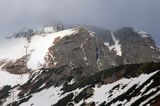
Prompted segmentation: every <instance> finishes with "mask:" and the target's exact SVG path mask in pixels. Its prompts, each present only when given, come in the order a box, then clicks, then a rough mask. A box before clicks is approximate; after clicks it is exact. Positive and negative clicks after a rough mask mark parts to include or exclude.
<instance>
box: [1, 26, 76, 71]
mask: <svg viewBox="0 0 160 106" xmlns="http://www.w3.org/2000/svg"><path fill="white" fill-rule="evenodd" d="M74 32H75V30H74V29H68V30H64V31H60V32H56V33H50V34H42V35H34V36H33V37H32V38H31V42H30V43H29V42H28V41H27V39H25V38H12V39H6V40H3V41H1V42H0V50H1V51H0V60H2V59H8V60H12V61H15V60H17V59H19V58H21V57H23V56H25V55H26V49H25V46H28V48H27V51H28V54H29V55H30V56H29V57H28V58H29V60H28V62H27V67H28V68H30V69H32V70H35V69H37V68H39V66H40V65H42V64H43V63H44V57H45V55H46V53H47V52H48V48H49V47H51V46H52V45H54V44H53V42H54V40H55V38H57V37H59V38H62V37H64V36H67V35H71V34H72V33H74Z"/></svg>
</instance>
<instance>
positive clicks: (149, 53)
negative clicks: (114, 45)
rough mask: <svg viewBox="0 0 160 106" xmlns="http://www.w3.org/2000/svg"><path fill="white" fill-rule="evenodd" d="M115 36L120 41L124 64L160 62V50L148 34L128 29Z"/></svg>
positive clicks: (123, 29) (117, 32) (115, 33)
mask: <svg viewBox="0 0 160 106" xmlns="http://www.w3.org/2000/svg"><path fill="white" fill-rule="evenodd" d="M114 35H115V37H116V38H117V39H119V41H120V42H119V43H120V44H121V49H122V59H123V63H124V64H132V63H144V62H151V61H160V55H159V54H160V49H159V48H158V47H157V46H156V44H155V42H154V40H153V39H152V38H151V36H150V35H149V34H147V33H146V32H142V31H138V30H134V29H132V28H127V27H126V28H122V29H120V30H118V31H115V32H114Z"/></svg>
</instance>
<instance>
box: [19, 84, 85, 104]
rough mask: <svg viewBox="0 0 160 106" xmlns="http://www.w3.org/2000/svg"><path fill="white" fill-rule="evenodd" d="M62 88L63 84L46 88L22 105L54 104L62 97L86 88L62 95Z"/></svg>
mask: <svg viewBox="0 0 160 106" xmlns="http://www.w3.org/2000/svg"><path fill="white" fill-rule="evenodd" d="M61 88H62V86H60V87H51V88H49V89H45V90H43V91H41V92H39V93H35V94H33V95H32V96H33V97H32V98H31V99H30V100H29V101H27V102H25V103H22V104H21V105H20V106H28V105H31V104H32V105H33V106H51V105H53V104H56V103H57V102H58V101H59V100H60V99H62V98H63V97H65V96H67V95H68V94H70V93H73V94H75V95H76V94H78V93H80V92H81V91H82V90H83V89H84V88H82V89H76V90H74V91H72V92H69V93H66V94H64V95H61V94H62V91H61Z"/></svg>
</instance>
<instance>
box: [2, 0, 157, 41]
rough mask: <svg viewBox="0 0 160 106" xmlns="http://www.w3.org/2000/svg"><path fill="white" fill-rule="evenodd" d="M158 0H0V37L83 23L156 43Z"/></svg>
mask: <svg viewBox="0 0 160 106" xmlns="http://www.w3.org/2000/svg"><path fill="white" fill-rule="evenodd" d="M159 11H160V0H0V36H1V37H2V36H5V35H10V34H12V33H14V32H16V31H18V30H20V29H22V28H25V27H26V28H36V29H37V28H39V27H41V26H43V25H45V24H52V23H64V24H87V25H96V26H100V27H104V28H106V29H112V30H116V29H118V28H121V27H124V26H130V27H134V28H138V29H141V30H144V31H146V32H148V33H150V34H151V35H152V36H153V38H154V39H155V40H156V42H157V43H158V44H160V37H159V36H160V12H159Z"/></svg>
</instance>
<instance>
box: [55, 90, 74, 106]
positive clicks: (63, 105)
mask: <svg viewBox="0 0 160 106" xmlns="http://www.w3.org/2000/svg"><path fill="white" fill-rule="evenodd" d="M73 96H74V94H73V93H70V94H68V95H67V96H65V97H64V98H62V99H61V100H59V101H58V102H57V103H56V104H54V105H52V106H67V104H68V103H69V102H70V101H71V100H72V98H73Z"/></svg>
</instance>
